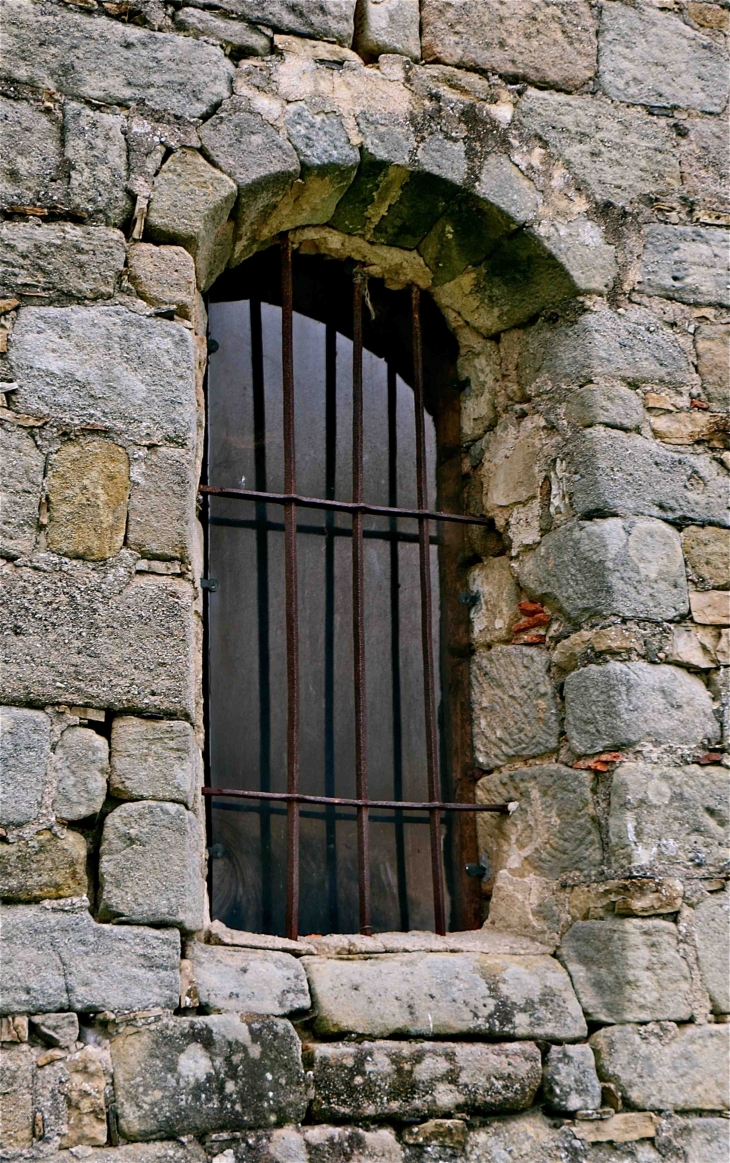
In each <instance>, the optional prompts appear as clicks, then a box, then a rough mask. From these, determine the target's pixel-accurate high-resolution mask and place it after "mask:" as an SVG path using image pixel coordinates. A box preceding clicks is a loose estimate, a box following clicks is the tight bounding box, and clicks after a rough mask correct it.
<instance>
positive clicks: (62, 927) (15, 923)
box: [0, 905, 180, 1014]
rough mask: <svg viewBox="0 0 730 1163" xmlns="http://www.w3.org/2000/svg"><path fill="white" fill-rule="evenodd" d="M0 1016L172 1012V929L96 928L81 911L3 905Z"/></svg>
mask: <svg viewBox="0 0 730 1163" xmlns="http://www.w3.org/2000/svg"><path fill="white" fill-rule="evenodd" d="M0 949H1V950H2V953H1V955H0V979H1V981H2V987H1V988H0V1011H1V1012H3V1013H6V1014H27V1013H31V1014H33V1013H36V1014H38V1013H57V1012H59V1011H61V1010H63V1011H66V1010H75V1011H76V1012H78V1013H89V1012H91V1013H96V1012H99V1011H101V1010H111V1011H112V1012H122V1011H124V1010H145V1009H151V1008H153V1007H154V1006H161V1007H162V1008H164V1009H174V1008H175V1007H176V1006H177V1005H178V1004H179V998H180V937H179V934H178V933H177V931H176V930H174V929H172V930H170V929H168V930H158V929H143V928H139V927H135V928H133V927H125V926H123V925H97V924H96V922H95V921H94V920H92V918H91V916H90V915H89V913H87V912H85V911H84V912H82V911H73V912H69V911H66V910H64V909H61V908H46V907H44V906H43V905H9V906H7V907H6V908H4V909H3V910H2V931H1V932H0Z"/></svg>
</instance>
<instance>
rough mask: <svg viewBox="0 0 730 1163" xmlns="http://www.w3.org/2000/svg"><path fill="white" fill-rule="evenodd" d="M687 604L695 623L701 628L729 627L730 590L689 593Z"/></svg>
mask: <svg viewBox="0 0 730 1163" xmlns="http://www.w3.org/2000/svg"><path fill="white" fill-rule="evenodd" d="M689 604H690V607H691V609H692V617H693V618H694V620H695V622H699V623H700V624H701V625H703V626H730V590H708V591H706V592H705V593H691V594H690V595H689Z"/></svg>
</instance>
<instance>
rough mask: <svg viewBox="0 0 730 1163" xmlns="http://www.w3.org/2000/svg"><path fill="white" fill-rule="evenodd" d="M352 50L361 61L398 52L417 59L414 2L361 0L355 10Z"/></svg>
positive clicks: (418, 31) (418, 37)
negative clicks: (353, 48)
mask: <svg viewBox="0 0 730 1163" xmlns="http://www.w3.org/2000/svg"><path fill="white" fill-rule="evenodd" d="M355 50H356V51H357V53H358V54H359V55H360V56H361V57H362V58H363V60H376V59H377V58H378V57H379V56H380V54H381V53H398V54H399V56H404V57H410V58H411V60H414V61H417V60H419V59H420V56H421V18H420V11H419V4H418V0H365V3H364V4H361V5H360V6H359V7H358V9H357V14H356V22H355Z"/></svg>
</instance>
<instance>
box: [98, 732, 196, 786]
mask: <svg viewBox="0 0 730 1163" xmlns="http://www.w3.org/2000/svg"><path fill="white" fill-rule="evenodd" d="M197 766H198V765H197V745H196V742H195V735H194V733H193V729H192V727H191V726H190V724H189V723H184V722H182V721H175V720H173V721H167V722H165V721H164V720H160V719H138V718H135V717H134V716H132V715H123V716H118V717H117V718H115V719H114V722H113V723H112V749H111V782H110V788H111V791H112V794H113V795H115V796H117V797H118V798H119V799H121V800H173V801H177V802H178V803H182V804H187V806H188V807H190V806H191V804H192V800H193V796H194V794H195V791H196V790H197V789H196V788H195V778H196V775H197Z"/></svg>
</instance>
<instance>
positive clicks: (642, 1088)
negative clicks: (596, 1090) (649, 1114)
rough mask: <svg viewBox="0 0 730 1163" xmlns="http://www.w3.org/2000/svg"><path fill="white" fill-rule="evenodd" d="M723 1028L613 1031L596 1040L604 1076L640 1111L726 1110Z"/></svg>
mask: <svg viewBox="0 0 730 1163" xmlns="http://www.w3.org/2000/svg"><path fill="white" fill-rule="evenodd" d="M729 1034H730V1027H728V1026H719V1025H706V1026H700V1025H688V1026H676V1025H675V1024H674V1023H672V1022H662V1023H660V1024H657V1025H653V1024H652V1025H645V1026H631V1025H627V1026H609V1027H607V1028H606V1029H604V1030H599V1032H598V1033H597V1034H594V1035H593V1036H592V1038H591V1040H590V1043H591V1046H592V1047H593V1051H594V1053H595V1055H596V1064H597V1067H598V1076H599V1078H601V1079H602V1080H603V1079H605V1080H606V1081H608V1082H614V1083H615V1084H616V1085H617V1086H618V1088H619V1090H620V1091H621V1095H622V1097H623V1099H624V1101H626V1102H628V1103H630V1105H631V1106H632V1107H634V1108H637V1109H639V1110H646V1109H647V1108H648V1109H649V1110H652V1109H653V1110H662V1111H666V1110H680V1111H681V1110H692V1111H696V1110H701V1111H712V1110H724V1109H725V1108H726V1106H727V1082H728V1051H729V1050H730V1046H729V1045H728V1035H729Z"/></svg>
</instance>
